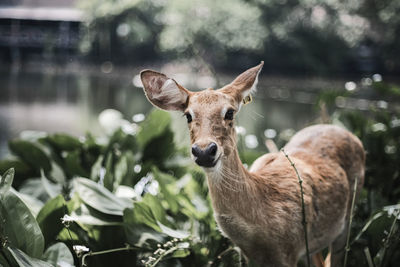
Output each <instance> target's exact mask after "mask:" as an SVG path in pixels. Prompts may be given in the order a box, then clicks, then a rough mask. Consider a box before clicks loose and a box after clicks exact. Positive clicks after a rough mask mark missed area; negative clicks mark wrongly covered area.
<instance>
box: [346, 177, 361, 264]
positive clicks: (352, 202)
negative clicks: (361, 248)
mask: <svg viewBox="0 0 400 267" xmlns="http://www.w3.org/2000/svg"><path fill="white" fill-rule="evenodd" d="M357 184H358V177H357V176H356V180H355V181H354V189H353V199H352V201H351V208H350V220H349V226H348V230H347V240H346V249H345V253H344V263H343V267H346V265H347V255H348V253H349V251H350V231H351V224H352V223H353V211H354V203H355V202H356V194H357Z"/></svg>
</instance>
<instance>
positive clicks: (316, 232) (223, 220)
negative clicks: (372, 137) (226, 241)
mask: <svg viewBox="0 0 400 267" xmlns="http://www.w3.org/2000/svg"><path fill="white" fill-rule="evenodd" d="M285 151H286V152H287V153H288V155H289V156H290V158H291V159H292V161H294V163H295V164H296V167H297V169H298V170H299V173H300V175H301V177H302V178H303V180H304V182H303V188H304V194H305V205H306V218H307V222H308V224H307V229H308V235H309V249H310V252H311V253H315V252H318V251H319V250H321V249H322V248H324V247H327V246H328V245H330V244H331V243H334V241H335V240H336V241H337V243H336V244H334V245H333V253H339V254H340V253H341V252H343V251H342V249H343V246H344V241H345V236H346V234H347V223H348V218H349V216H350V214H349V212H350V202H351V196H352V189H353V188H354V182H355V181H354V180H355V177H358V183H359V186H361V185H362V182H363V176H364V151H363V148H362V145H361V142H360V141H359V140H358V138H357V137H355V136H354V135H352V134H351V133H349V132H348V131H346V130H344V129H341V128H339V127H336V126H331V125H315V126H312V127H308V128H305V129H303V130H302V131H300V132H299V133H297V134H296V135H295V136H294V137H293V138H292V140H291V141H290V142H289V143H288V144H287V145H286V146H285ZM226 161H227V162H226V163H225V164H227V165H229V167H227V168H228V169H230V170H234V172H235V173H240V174H242V175H238V176H237V177H235V178H232V179H230V181H231V182H230V184H229V189H227V188H225V187H224V186H223V185H222V186H221V185H218V184H213V181H215V180H216V179H223V178H222V177H220V178H218V177H217V178H216V177H213V174H208V176H209V187H210V193H211V198H212V201H213V207H214V211H215V217H216V220H217V222H218V225H219V226H220V228H221V230H222V231H223V233H225V234H226V236H227V237H229V238H230V239H232V241H233V242H234V243H235V244H237V245H238V246H239V247H240V248H241V249H242V250H243V251H244V252H245V254H246V255H247V256H248V257H249V258H250V259H252V260H254V261H255V262H257V263H259V264H260V265H261V266H296V263H297V261H298V259H299V257H300V256H301V255H304V253H305V242H304V231H303V226H302V224H301V221H302V213H301V201H300V189H299V183H298V179H297V176H296V173H295V171H294V169H293V168H292V167H291V166H290V164H289V162H288V160H287V159H286V157H285V156H284V155H283V153H270V154H265V155H263V156H262V157H260V158H259V159H257V160H256V161H255V162H254V164H253V166H252V167H251V169H250V171H247V170H246V169H245V168H244V167H243V166H242V164H241V162H240V160H239V158H238V156H237V155H235V156H232V157H231V158H227V159H226ZM235 169H237V170H235ZM225 179H227V178H225ZM228 179H229V178H228ZM234 179H235V180H234ZM335 258H336V257H333V259H335ZM339 258H340V260H341V259H342V258H341V257H339ZM340 260H339V261H340ZM337 264H342V262H337ZM332 266H339V265H334V264H332Z"/></svg>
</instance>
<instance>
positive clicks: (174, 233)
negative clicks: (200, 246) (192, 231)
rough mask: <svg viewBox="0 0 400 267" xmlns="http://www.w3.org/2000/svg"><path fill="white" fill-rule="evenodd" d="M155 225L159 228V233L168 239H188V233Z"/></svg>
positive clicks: (159, 224) (160, 224)
mask: <svg viewBox="0 0 400 267" xmlns="http://www.w3.org/2000/svg"><path fill="white" fill-rule="evenodd" d="M157 224H158V226H159V227H160V229H161V232H163V233H164V234H166V235H168V236H170V237H173V238H187V237H189V233H188V232H184V231H179V230H174V229H171V228H169V227H168V226H165V225H163V224H162V223H160V222H157Z"/></svg>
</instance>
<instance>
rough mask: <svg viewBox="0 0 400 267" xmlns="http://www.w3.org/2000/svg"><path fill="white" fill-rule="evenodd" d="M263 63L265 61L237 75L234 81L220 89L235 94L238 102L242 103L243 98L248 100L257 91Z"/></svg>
mask: <svg viewBox="0 0 400 267" xmlns="http://www.w3.org/2000/svg"><path fill="white" fill-rule="evenodd" d="M263 65H264V61H261V63H260V64H259V65H257V66H255V67H253V68H251V69H248V70H246V71H245V72H243V73H242V74H240V75H239V76H238V77H236V79H235V80H233V82H231V83H230V84H228V85H226V86H224V87H222V88H221V89H220V91H221V92H223V93H226V94H230V95H233V96H234V97H235V99H236V100H237V101H238V103H242V102H243V99H245V100H246V98H247V97H248V96H249V95H250V94H251V93H255V91H256V86H257V82H258V74H260V72H261V69H262V67H263Z"/></svg>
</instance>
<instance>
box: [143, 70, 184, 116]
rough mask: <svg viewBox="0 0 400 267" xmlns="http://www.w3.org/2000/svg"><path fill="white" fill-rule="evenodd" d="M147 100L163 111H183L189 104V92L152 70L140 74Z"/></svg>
mask: <svg viewBox="0 0 400 267" xmlns="http://www.w3.org/2000/svg"><path fill="white" fill-rule="evenodd" d="M140 79H141V80H142V83H143V88H144V92H145V94H146V97H147V99H148V100H149V101H150V102H151V103H152V104H153V105H155V106H157V107H159V108H161V109H165V110H180V111H184V110H185V109H186V108H187V105H188V102H189V96H190V92H189V91H188V90H187V89H185V88H183V87H182V86H181V85H179V84H178V83H177V82H175V80H173V79H171V78H168V77H167V76H165V75H164V74H162V73H159V72H156V71H153V70H143V71H142V72H140Z"/></svg>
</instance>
